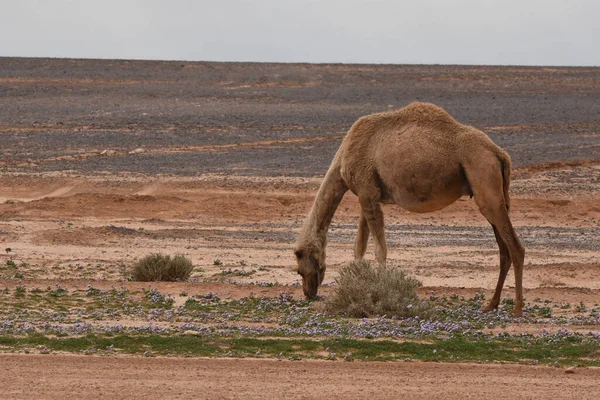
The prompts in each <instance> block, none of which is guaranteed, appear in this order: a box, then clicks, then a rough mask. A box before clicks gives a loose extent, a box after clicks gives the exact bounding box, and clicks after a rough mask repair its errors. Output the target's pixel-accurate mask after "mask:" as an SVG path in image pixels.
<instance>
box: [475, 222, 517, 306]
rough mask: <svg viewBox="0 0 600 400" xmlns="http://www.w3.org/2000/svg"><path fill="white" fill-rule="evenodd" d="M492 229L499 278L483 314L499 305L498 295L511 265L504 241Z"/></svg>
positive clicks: (496, 230)
mask: <svg viewBox="0 0 600 400" xmlns="http://www.w3.org/2000/svg"><path fill="white" fill-rule="evenodd" d="M492 228H494V235H495V236H496V242H497V243H498V248H499V249H500V276H499V277H498V283H497V284H496V290H495V291H494V296H493V297H492V299H491V300H490V302H489V304H488V305H487V306H485V307H484V308H483V310H482V311H483V312H488V311H492V310H495V309H496V308H498V305H499V304H500V294H501V293H502V288H503V287H504V281H505V280H506V274H508V270H509V269H510V264H511V263H512V260H511V258H510V253H509V251H508V247H506V244H505V243H504V240H503V239H502V238H501V237H500V234H499V233H498V229H497V228H496V227H495V226H494V225H492Z"/></svg>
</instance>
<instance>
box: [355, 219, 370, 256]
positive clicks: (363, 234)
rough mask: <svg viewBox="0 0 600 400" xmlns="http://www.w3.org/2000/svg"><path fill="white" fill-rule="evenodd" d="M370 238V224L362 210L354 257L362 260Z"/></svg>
mask: <svg viewBox="0 0 600 400" xmlns="http://www.w3.org/2000/svg"><path fill="white" fill-rule="evenodd" d="M368 240H369V224H368V223H367V218H366V217H365V214H364V213H363V212H362V210H361V212H360V220H359V221H358V232H357V233H356V241H355V242H354V259H355V260H362V259H363V257H364V256H365V253H366V251H367V241H368Z"/></svg>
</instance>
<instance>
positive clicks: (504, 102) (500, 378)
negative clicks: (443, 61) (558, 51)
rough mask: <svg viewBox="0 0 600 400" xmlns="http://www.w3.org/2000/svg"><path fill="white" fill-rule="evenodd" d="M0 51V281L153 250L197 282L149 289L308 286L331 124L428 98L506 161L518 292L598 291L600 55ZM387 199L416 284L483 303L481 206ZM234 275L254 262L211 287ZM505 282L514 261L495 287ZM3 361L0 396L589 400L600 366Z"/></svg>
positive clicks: (46, 280)
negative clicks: (0, 269)
mask: <svg viewBox="0 0 600 400" xmlns="http://www.w3.org/2000/svg"><path fill="white" fill-rule="evenodd" d="M0 64H1V66H2V68H0V84H1V85H2V86H1V87H2V90H3V91H2V92H0V94H1V96H0V138H1V139H2V149H1V151H0V171H1V174H0V246H2V250H4V249H7V250H5V251H2V254H0V264H4V262H5V260H8V259H12V260H14V261H15V262H16V263H17V264H19V265H21V266H20V270H21V271H22V272H23V278H22V282H20V281H18V280H15V279H3V280H0V287H12V286H14V285H16V284H21V283H24V284H25V285H27V286H38V285H40V286H41V285H49V286H50V285H52V284H54V283H57V282H58V283H60V284H61V285H63V286H64V287H73V288H75V287H77V288H84V287H85V286H86V285H87V284H88V283H93V284H94V286H95V287H110V286H112V285H117V284H118V285H126V286H131V287H135V286H136V285H139V284H137V283H132V282H125V281H124V279H125V277H126V274H124V271H125V270H126V268H127V266H129V265H131V263H132V262H133V261H135V260H136V259H138V258H139V257H142V256H144V255H146V254H148V253H150V252H156V251H159V252H164V253H169V254H174V253H181V254H184V255H186V256H188V257H189V258H190V259H191V260H192V261H193V263H194V264H195V265H196V267H197V268H196V272H195V273H194V278H195V279H196V280H197V281H198V282H193V283H177V284H172V283H168V284H167V283H165V284H155V287H157V288H158V289H159V290H160V291H161V292H166V293H173V294H176V293H178V292H180V291H181V290H185V291H187V292H189V293H190V294H195V293H206V292H209V291H214V292H216V293H218V294H220V295H221V296H234V297H243V296H247V295H249V294H250V293H251V292H254V293H255V294H265V295H268V294H273V295H277V294H278V293H280V292H281V291H282V290H286V291H290V292H291V293H292V294H293V295H295V296H301V292H300V289H299V288H298V287H297V286H294V285H295V284H297V283H298V277H297V275H296V274H294V273H293V271H292V269H293V267H294V259H293V256H292V248H293V243H294V240H295V237H296V232H297V231H298V229H299V227H300V225H301V223H302V220H303V219H304V216H305V215H306V213H307V212H308V210H309V208H310V206H311V204H312V200H313V198H314V195H315V192H316V190H317V188H318V185H319V183H320V180H321V176H322V175H323V173H324V172H325V170H326V168H327V165H328V164H329V162H330V160H331V156H332V154H333V152H334V151H335V149H336V148H337V146H338V145H339V140H340V138H341V135H343V132H344V131H345V130H346V129H348V127H349V126H350V124H351V123H352V122H353V121H354V120H355V119H356V118H357V117H358V116H360V115H364V114H366V113H369V112H374V111H382V110H387V109H390V108H394V107H400V106H402V105H405V104H407V103H408V102H409V101H412V100H415V99H420V100H426V101H432V102H435V103H437V104H440V105H442V106H444V107H445V108H447V109H448V110H449V111H450V112H451V113H452V114H453V115H455V116H456V117H457V118H458V119H459V120H461V121H463V122H466V123H470V124H475V125H476V126H478V127H480V128H482V129H485V130H486V132H488V133H490V136H491V137H492V138H493V139H494V140H495V141H496V142H497V143H499V144H500V145H502V146H503V147H505V148H506V149H507V150H508V151H509V153H510V154H511V156H512V157H513V161H514V167H515V168H514V171H513V181H512V184H511V194H512V198H513V210H512V219H513V223H514V225H515V227H516V229H517V232H518V234H519V236H520V237H521V239H522V241H523V243H524V245H525V247H526V263H525V272H524V286H525V297H526V300H532V299H534V298H538V297H539V298H543V299H549V300H552V301H556V302H559V301H561V302H562V301H564V302H570V303H574V304H577V303H579V302H580V301H584V302H586V303H589V304H594V303H596V302H598V299H600V278H599V277H600V241H599V240H598V238H599V237H600V228H599V225H600V224H599V223H600V201H599V200H598V199H599V198H600V196H599V195H600V180H599V178H598V177H599V176H600V164H599V163H600V121H599V120H598V118H597V115H600V110H599V109H598V105H599V104H600V82H599V81H598V79H597V76H598V70H597V69H593V68H592V69H589V68H588V69H569V68H562V69H560V68H559V69H548V68H516V67H504V68H501V67H497V68H496V67H480V68H474V67H456V66H455V67H445V66H438V67H424V66H421V67H419V66H397V67H394V66H380V67H373V66H343V65H337V66H308V65H289V66H285V65H271V64H219V63H214V64H213V63H160V62H147V63H144V62H125V61H119V62H111V61H97V60H96V61H83V60H35V59H0ZM594 116H595V117H594ZM136 149H141V150H139V151H136ZM384 213H385V218H386V225H387V238H388V244H389V247H390V249H389V260H390V262H391V263H393V264H395V265H399V266H402V267H403V268H406V269H407V270H408V271H409V272H410V273H411V274H413V275H414V276H416V277H417V278H418V279H420V280H421V281H422V282H423V284H424V287H423V288H421V289H420V290H421V292H422V293H423V294H429V293H445V294H452V293H458V294H461V295H473V294H474V293H476V292H479V291H483V292H484V293H485V294H486V296H488V297H489V296H490V294H491V290H492V289H493V288H494V286H495V283H496V279H497V275H498V249H497V246H496V244H495V241H494V237H493V233H492V231H491V228H490V227H489V226H488V224H487V222H486V221H485V220H484V219H483V217H482V216H481V215H480V214H479V212H478V210H477V208H476V206H475V204H474V201H473V200H472V199H467V198H464V199H462V200H460V201H458V202H457V203H455V204H454V205H452V206H450V207H448V208H446V209H445V210H443V211H440V212H438V213H434V214H424V215H417V214H410V213H408V212H405V211H403V210H401V209H399V208H398V207H393V206H386V207H385V208H384ZM357 217H358V204H357V201H356V198H355V197H354V196H353V195H351V194H348V195H346V197H345V199H344V201H343V202H342V204H341V206H340V207H339V209H338V212H337V214H336V216H335V218H334V221H333V224H332V226H331V231H330V244H329V248H328V253H327V255H328V260H329V266H328V275H327V277H326V283H330V282H332V281H333V280H334V279H335V277H336V271H337V270H338V269H339V267H340V266H341V265H343V263H345V262H347V261H349V260H351V258H352V242H353V240H354V235H355V232H356V223H357ZM8 249H10V250H8ZM368 258H370V259H373V255H372V245H370V247H369V249H368ZM217 260H218V261H219V262H216V261H217ZM217 264H219V265H217ZM228 268H231V269H240V270H244V271H254V272H253V273H252V274H251V275H250V276H248V277H236V278H235V279H234V281H235V282H228V281H227V280H226V281H225V282H220V280H222V279H220V278H219V273H220V272H221V271H222V270H223V269H228ZM251 282H254V283H258V282H271V283H273V282H277V283H279V284H280V286H277V287H275V288H262V287H258V286H255V285H245V283H251ZM232 283H236V284H232ZM327 290H328V289H327V288H325V289H324V291H323V293H327ZM513 290H514V288H513V276H512V272H511V274H510V275H509V277H508V280H507V284H506V286H505V291H504V293H503V296H504V297H513V295H514V294H513ZM509 329H510V327H509ZM514 329H516V330H517V331H518V330H519V329H521V330H526V329H527V327H522V326H517V327H516V328H514ZM0 360H1V361H0V371H1V372H0V388H2V389H1V393H0V397H1V398H11V399H21V398H22V399H26V398H48V399H52V398H100V397H103V398H115V397H123V398H143V397H148V396H150V395H153V396H158V397H159V398H190V397H192V396H193V397H203V398H265V397H269V398H282V397H287V398H326V397H328V398H342V397H346V398H347V397H350V398H366V397H369V398H374V399H378V398H399V397H406V398H427V399H436V398H440V399H441V398H444V399H448V398H482V397H484V396H485V397H489V398H532V399H533V398H536V399H537V398H543V397H552V398H578V399H584V398H590V399H592V398H598V396H599V395H600V386H599V385H598V384H597V381H598V371H597V370H596V369H581V370H579V369H578V370H577V371H576V373H575V374H565V373H564V370H561V369H554V368H538V367H531V366H514V365H459V364H427V363H384V364H379V363H358V362H354V363H345V362H342V361H339V362H338V361H336V362H310V361H298V362H288V361H281V362H278V361H271V360H247V359H245V360H220V359H206V360H202V359H200V360H198V359H196V360H192V359H174V358H157V359H147V358H141V357H139V358H138V357H116V358H106V357H77V356H66V355H55V354H52V355H39V356H38V355H8V354H4V355H0Z"/></svg>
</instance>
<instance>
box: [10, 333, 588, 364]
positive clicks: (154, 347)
mask: <svg viewBox="0 0 600 400" xmlns="http://www.w3.org/2000/svg"><path fill="white" fill-rule="evenodd" d="M0 347H2V348H4V349H6V348H10V350H13V351H15V350H16V351H20V350H23V349H25V348H29V349H32V348H33V349H35V348H44V349H47V350H48V351H49V352H70V353H90V351H94V352H97V353H99V354H102V353H108V352H110V353H122V354H134V355H147V354H148V353H150V354H152V355H161V356H194V357H217V356H230V357H267V358H287V359H292V360H294V359H345V360H353V361H354V360H356V361H393V360H412V361H444V362H507V363H523V364H539V365H563V366H569V365H577V366H600V359H599V355H600V349H599V348H598V346H597V344H592V343H585V341H581V340H570V341H565V342H562V343H548V342H544V341H540V342H537V343H536V342H533V343H532V342H529V341H524V340H521V339H515V338H511V339H507V340H504V339H497V340H486V339H482V340H479V341H472V340H466V339H464V338H461V337H457V338H451V339H447V340H434V341H431V342H427V343H423V342H410V341H408V342H396V341H391V340H378V341H372V340H355V339H324V340H311V339H297V338H296V339H283V338H282V339H277V338H268V339H260V338H248V337H241V338H231V337H224V338H214V337H213V338H209V337H201V336H164V335H150V336H125V335H120V336H115V337H98V336H95V335H88V336H84V337H77V338H56V337H47V336H42V335H37V334H36V335H31V336H26V337H6V336H0Z"/></svg>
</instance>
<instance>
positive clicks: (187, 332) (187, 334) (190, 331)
mask: <svg viewBox="0 0 600 400" xmlns="http://www.w3.org/2000/svg"><path fill="white" fill-rule="evenodd" d="M199 334H200V333H199V332H198V331H192V330H189V331H184V332H183V333H182V335H185V336H198V335H199Z"/></svg>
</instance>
